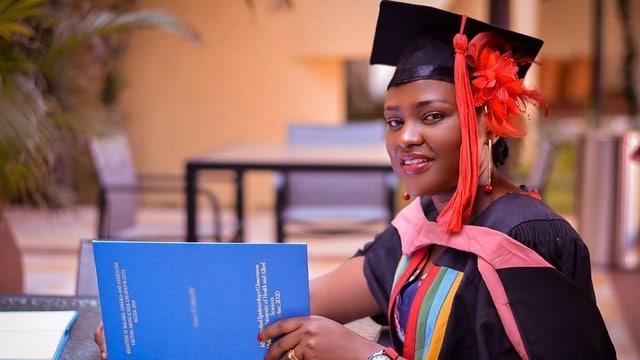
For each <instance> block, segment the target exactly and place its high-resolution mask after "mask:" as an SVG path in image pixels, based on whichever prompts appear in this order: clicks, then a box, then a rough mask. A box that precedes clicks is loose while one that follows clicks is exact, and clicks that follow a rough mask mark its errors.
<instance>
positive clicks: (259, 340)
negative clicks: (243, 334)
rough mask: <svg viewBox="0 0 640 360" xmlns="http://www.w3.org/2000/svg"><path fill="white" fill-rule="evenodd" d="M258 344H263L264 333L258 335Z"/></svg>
mask: <svg viewBox="0 0 640 360" xmlns="http://www.w3.org/2000/svg"><path fill="white" fill-rule="evenodd" d="M258 342H262V333H258Z"/></svg>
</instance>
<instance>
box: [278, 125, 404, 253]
mask: <svg viewBox="0 0 640 360" xmlns="http://www.w3.org/2000/svg"><path fill="white" fill-rule="evenodd" d="M384 131H385V124H384V122H383V121H382V120H375V121H364V122H350V123H347V124H345V125H336V126H334V125H303V124H294V125H291V126H290V127H289V129H288V140H287V141H288V142H289V144H290V145H291V146H292V148H294V150H293V151H295V147H296V146H313V145H322V144H380V146H384ZM275 186H276V239H277V241H278V242H284V241H285V237H286V236H287V235H292V234H296V233H297V234H304V235H310V234H320V235H328V234H339V233H358V232H376V231H379V230H380V229H381V228H377V229H373V230H372V225H374V224H379V225H383V226H386V225H387V224H388V223H389V221H390V220H391V218H392V217H393V215H394V212H395V211H394V204H395V201H394V197H395V192H396V186H397V178H396V176H395V174H393V173H392V172H391V170H389V171H387V172H385V171H367V172H361V171H343V172H333V171H332V172H318V171H288V172H282V173H279V174H277V176H276V184H275Z"/></svg>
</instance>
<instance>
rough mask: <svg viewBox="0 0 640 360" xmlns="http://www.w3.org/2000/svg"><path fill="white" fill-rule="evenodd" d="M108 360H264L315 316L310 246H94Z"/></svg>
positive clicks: (115, 243)
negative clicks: (279, 333) (280, 339)
mask: <svg viewBox="0 0 640 360" xmlns="http://www.w3.org/2000/svg"><path fill="white" fill-rule="evenodd" d="M93 251H94V259H95V263H96V272H97V278H98V290H99V294H100V306H101V310H102V320H103V323H104V329H105V338H106V344H107V353H108V354H109V359H115V360H117V359H133V358H135V359H229V360H233V359H250V360H251V359H262V358H263V357H264V355H265V353H266V350H267V348H268V346H269V345H270V344H269V343H259V342H258V341H257V335H258V332H259V331H260V330H261V329H262V328H264V327H266V326H267V325H269V324H271V323H273V322H275V321H276V320H277V319H280V318H289V317H295V316H304V315H308V314H309V274H308V263H307V246H306V244H293V243H286V244H280V243H168V242H142V241H106V240H96V241H94V242H93Z"/></svg>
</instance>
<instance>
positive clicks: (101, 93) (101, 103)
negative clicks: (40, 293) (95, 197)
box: [0, 0, 197, 292]
mask: <svg viewBox="0 0 640 360" xmlns="http://www.w3.org/2000/svg"><path fill="white" fill-rule="evenodd" d="M92 3H93V2H88V1H70V0H66V1H63V0H59V1H55V0H0V257H1V258H0V264H1V265H2V267H3V269H2V270H0V271H2V276H0V292H22V290H23V288H22V265H21V261H20V254H19V251H18V249H17V246H16V242H15V238H14V236H13V234H12V232H11V229H10V227H9V225H8V223H7V222H6V220H5V218H4V215H3V214H4V211H3V209H5V208H6V206H8V205H9V204H11V203H14V202H21V203H29V204H38V205H42V206H47V207H49V206H62V205H65V204H68V203H69V196H68V195H69V193H70V192H72V191H73V189H70V188H69V186H68V184H65V180H64V179H65V178H66V177H68V176H59V174H60V170H61V169H62V173H63V174H65V173H68V172H69V171H72V167H73V165H69V164H65V163H64V162H63V161H62V160H65V159H68V158H69V156H68V155H69V154H73V153H74V151H72V150H71V149H72V147H73V145H74V144H83V143H84V142H83V141H82V139H84V138H85V137H86V136H87V135H89V134H91V133H92V132H95V131H98V130H99V129H100V128H101V126H103V125H104V124H108V123H110V122H112V121H111V119H113V118H114V117H113V116H111V115H112V113H111V110H110V109H111V105H112V104H113V103H114V102H115V99H116V93H117V90H118V84H119V80H118V79H119V77H118V60H119V57H120V55H121V54H122V49H123V47H124V42H123V38H122V37H121V36H117V35H118V34H123V33H126V32H129V31H131V30H135V29H140V28H149V27H153V28H160V29H163V30H166V31H169V32H172V33H174V34H177V35H179V36H182V37H185V38H187V39H197V35H196V34H195V33H194V32H193V31H191V30H190V29H189V28H188V27H186V26H185V25H184V24H183V23H182V22H180V21H179V20H178V19H176V18H174V17H172V16H171V15H169V14H166V13H164V12H161V11H156V10H140V11H133V10H131V9H132V5H131V4H132V1H124V0H113V1H110V3H109V4H106V5H104V7H101V8H99V9H98V8H93V7H92ZM103 3H104V2H103ZM70 146H71V149H70ZM61 179H62V180H61ZM5 268H6V270H5Z"/></svg>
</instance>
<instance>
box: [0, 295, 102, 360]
mask: <svg viewBox="0 0 640 360" xmlns="http://www.w3.org/2000/svg"><path fill="white" fill-rule="evenodd" d="M17 310H19V311H24V310H39V311H42V310H79V314H78V317H77V318H76V321H75V322H74V324H73V326H72V327H71V332H70V334H69V339H68V340H67V342H66V344H65V346H64V348H63V349H62V355H61V357H60V359H63V360H77V359H83V360H94V359H95V360H99V359H102V357H101V356H100V349H99V348H98V345H96V343H95V341H94V340H93V332H94V331H95V329H96V328H97V327H98V325H99V324H100V322H101V321H102V320H101V316H100V302H99V301H98V299H97V298H89V297H75V296H48V295H0V311H17Z"/></svg>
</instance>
